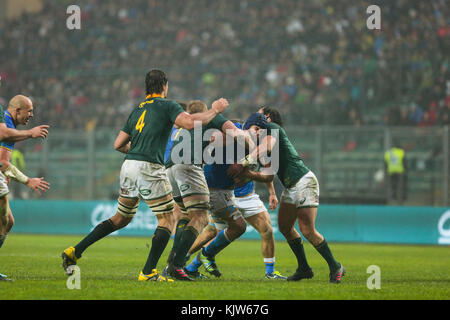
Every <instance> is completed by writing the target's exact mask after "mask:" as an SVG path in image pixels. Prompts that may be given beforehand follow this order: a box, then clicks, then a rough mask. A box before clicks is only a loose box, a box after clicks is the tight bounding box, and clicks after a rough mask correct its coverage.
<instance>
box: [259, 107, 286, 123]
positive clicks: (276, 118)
mask: <svg viewBox="0 0 450 320" xmlns="http://www.w3.org/2000/svg"><path fill="white" fill-rule="evenodd" d="M261 109H262V110H263V113H264V115H265V116H269V117H270V120H272V122H273V123H276V124H277V125H279V126H280V127H282V126H283V120H282V119H281V114H280V112H279V111H278V110H277V109H274V108H270V107H262V108H261Z"/></svg>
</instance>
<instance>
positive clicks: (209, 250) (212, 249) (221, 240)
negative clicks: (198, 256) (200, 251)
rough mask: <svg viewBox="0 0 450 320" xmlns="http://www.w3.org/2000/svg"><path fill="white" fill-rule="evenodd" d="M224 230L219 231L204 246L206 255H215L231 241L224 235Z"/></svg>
mask: <svg viewBox="0 0 450 320" xmlns="http://www.w3.org/2000/svg"><path fill="white" fill-rule="evenodd" d="M225 230H226V229H225ZM225 230H222V231H220V232H219V234H218V235H217V236H216V237H215V238H214V240H213V241H212V242H211V243H210V244H209V245H208V246H207V247H206V248H205V251H204V253H205V254H206V255H207V256H209V257H215V256H216V255H217V254H218V253H219V252H220V251H222V250H223V249H225V248H226V247H227V246H228V245H229V244H230V243H231V241H230V240H228V239H227V236H226V235H225Z"/></svg>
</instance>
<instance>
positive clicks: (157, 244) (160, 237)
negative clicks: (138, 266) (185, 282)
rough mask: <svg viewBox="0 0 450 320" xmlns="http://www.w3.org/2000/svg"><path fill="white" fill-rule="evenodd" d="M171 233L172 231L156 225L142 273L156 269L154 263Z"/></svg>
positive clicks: (156, 262) (159, 256)
mask: <svg viewBox="0 0 450 320" xmlns="http://www.w3.org/2000/svg"><path fill="white" fill-rule="evenodd" d="M171 234H172V232H171V231H170V230H169V229H167V228H164V227H158V228H157V229H156V231H155V234H154V235H153V239H152V248H151V249H150V253H149V255H148V259H147V263H146V264H145V266H144V269H143V270H142V272H143V273H144V274H150V273H151V272H152V270H153V269H156V265H157V264H158V261H159V258H161V255H162V253H163V252H164V249H165V248H166V246H167V243H168V242H169V239H170V235H171Z"/></svg>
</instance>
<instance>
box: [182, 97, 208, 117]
mask: <svg viewBox="0 0 450 320" xmlns="http://www.w3.org/2000/svg"><path fill="white" fill-rule="evenodd" d="M206 110H208V107H207V106H206V104H205V103H204V102H202V101H200V100H194V101H191V102H189V104H188V106H187V108H186V112H187V113H189V114H194V113H202V112H205V111H206Z"/></svg>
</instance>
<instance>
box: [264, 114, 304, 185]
mask: <svg viewBox="0 0 450 320" xmlns="http://www.w3.org/2000/svg"><path fill="white" fill-rule="evenodd" d="M267 130H268V134H270V135H272V136H276V137H277V140H278V142H277V144H278V155H274V154H272V156H278V157H279V168H278V172H277V174H278V177H279V178H280V180H281V182H282V183H283V185H284V186H285V187H286V188H289V187H291V186H293V185H294V184H295V183H296V182H297V181H298V180H300V178H301V177H303V176H304V175H305V174H307V173H308V172H309V171H310V169H309V168H308V167H307V166H306V165H305V164H304V162H303V160H302V158H301V157H300V156H299V155H298V153H297V150H295V147H294V145H293V144H292V143H291V141H290V140H289V138H288V136H287V134H286V131H285V130H284V129H283V128H282V127H281V126H279V125H277V124H276V123H273V122H269V123H268V125H267Z"/></svg>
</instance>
